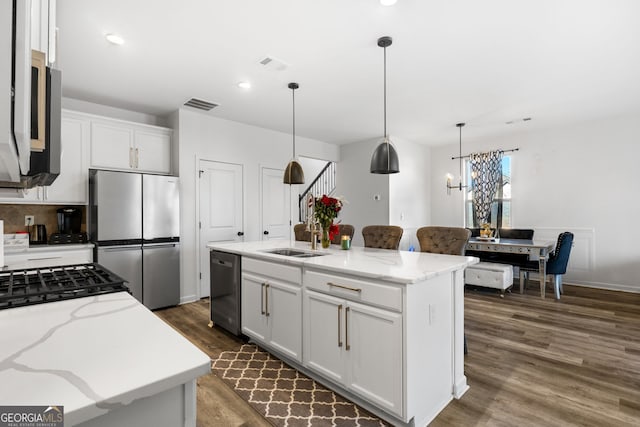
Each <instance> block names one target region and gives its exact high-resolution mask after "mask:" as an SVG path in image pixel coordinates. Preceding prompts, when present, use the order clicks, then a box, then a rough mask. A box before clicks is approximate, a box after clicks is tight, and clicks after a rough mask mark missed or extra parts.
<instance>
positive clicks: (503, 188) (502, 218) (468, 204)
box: [464, 155, 511, 228]
mask: <svg viewBox="0 0 640 427" xmlns="http://www.w3.org/2000/svg"><path fill="white" fill-rule="evenodd" d="M465 179H466V181H467V189H468V190H467V194H466V198H465V211H464V212H465V226H466V227H469V228H477V227H480V224H474V219H475V215H474V214H473V213H474V212H473V210H474V209H473V189H472V187H471V164H470V163H469V161H468V160H465ZM489 222H490V223H491V227H493V228H502V227H511V156H506V155H505V156H503V157H502V177H501V180H500V184H498V191H497V192H496V196H495V197H494V199H493V203H492V205H491V214H490V215H489Z"/></svg>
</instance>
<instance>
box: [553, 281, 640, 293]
mask: <svg viewBox="0 0 640 427" xmlns="http://www.w3.org/2000/svg"><path fill="white" fill-rule="evenodd" d="M563 284H565V285H574V286H582V287H583V288H595V289H606V290H608V291H620V292H632V293H635V294H637V293H640V287H638V286H631V285H622V284H620V283H601V282H584V283H572V282H563Z"/></svg>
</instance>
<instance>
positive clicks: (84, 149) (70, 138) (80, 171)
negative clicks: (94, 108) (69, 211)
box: [42, 112, 89, 204]
mask: <svg viewBox="0 0 640 427" xmlns="http://www.w3.org/2000/svg"><path fill="white" fill-rule="evenodd" d="M61 133H62V135H61V138H62V149H61V150H60V151H61V153H60V175H58V177H57V178H56V180H55V181H53V183H52V184H51V185H50V186H49V187H44V189H43V190H42V191H44V196H45V200H44V201H45V202H47V203H54V202H55V203H60V204H86V203H87V200H88V193H87V191H88V182H89V181H88V179H89V174H88V173H89V172H88V170H89V165H88V161H87V159H88V157H89V156H88V151H89V144H88V141H89V121H88V120H87V119H84V118H82V117H81V116H75V115H73V114H69V113H66V112H65V113H63V115H62V132H61Z"/></svg>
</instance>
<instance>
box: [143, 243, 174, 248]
mask: <svg viewBox="0 0 640 427" xmlns="http://www.w3.org/2000/svg"><path fill="white" fill-rule="evenodd" d="M176 245H178V243H144V244H143V245H142V249H144V248H147V249H155V248H175V247H176Z"/></svg>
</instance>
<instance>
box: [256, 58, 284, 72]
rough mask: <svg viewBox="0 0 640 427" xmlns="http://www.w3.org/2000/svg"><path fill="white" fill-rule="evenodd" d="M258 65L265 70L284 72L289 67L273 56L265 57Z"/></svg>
mask: <svg viewBox="0 0 640 427" xmlns="http://www.w3.org/2000/svg"><path fill="white" fill-rule="evenodd" d="M258 63H259V64H260V65H262V66H264V68H265V69H267V70H275V71H284V70H286V69H287V68H288V67H289V64H287V63H286V62H284V61H283V60H281V59H278V58H274V57H273V56H265V57H264V58H262V59H261V60H260V61H259V62H258Z"/></svg>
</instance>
